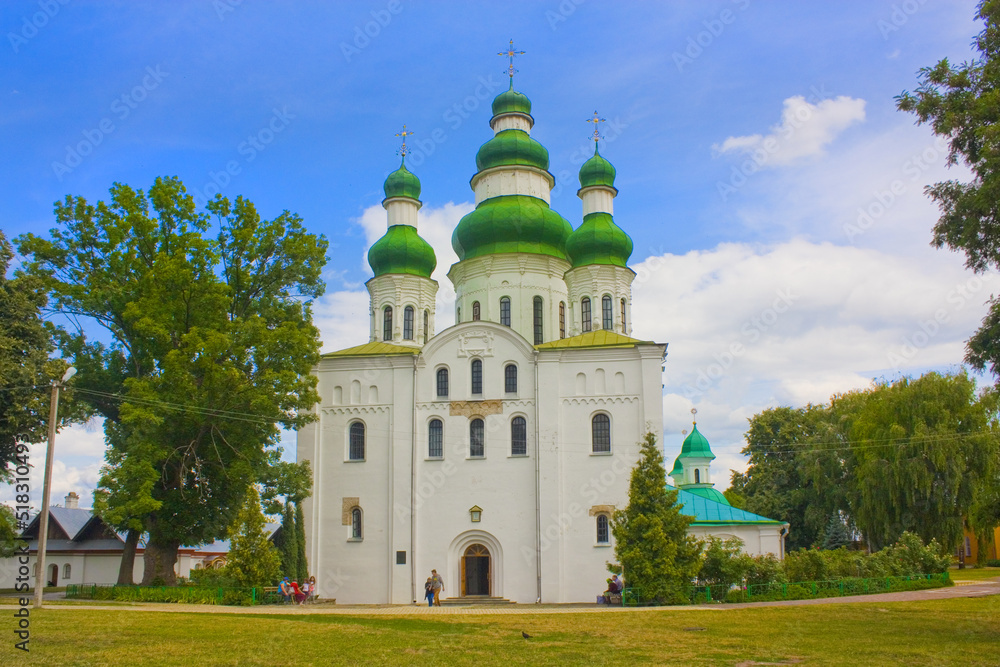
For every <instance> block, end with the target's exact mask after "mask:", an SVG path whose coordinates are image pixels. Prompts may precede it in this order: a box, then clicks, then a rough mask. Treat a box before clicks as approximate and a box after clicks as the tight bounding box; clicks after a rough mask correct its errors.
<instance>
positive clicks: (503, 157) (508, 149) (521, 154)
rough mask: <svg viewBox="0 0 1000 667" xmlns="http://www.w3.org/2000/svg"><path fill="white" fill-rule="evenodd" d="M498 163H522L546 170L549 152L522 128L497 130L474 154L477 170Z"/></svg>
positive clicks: (498, 164)
mask: <svg viewBox="0 0 1000 667" xmlns="http://www.w3.org/2000/svg"><path fill="white" fill-rule="evenodd" d="M500 165H523V166H528V167H537V168H538V169H544V170H546V171H547V170H548V168H549V152H548V151H547V150H545V146H542V145H541V144H540V143H538V142H537V141H535V140H534V139H532V138H531V137H530V136H529V135H528V133H527V132H525V131H524V130H504V131H503V132H497V134H496V136H494V137H493V138H492V139H490V140H489V141H487V142H486V143H485V144H483V145H482V146H481V147H480V149H479V152H478V153H477V154H476V167H477V168H478V169H479V171H483V170H484V169H489V168H490V167H499V166H500Z"/></svg>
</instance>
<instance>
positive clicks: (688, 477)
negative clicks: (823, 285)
mask: <svg viewBox="0 0 1000 667" xmlns="http://www.w3.org/2000/svg"><path fill="white" fill-rule="evenodd" d="M492 110H493V117H492V119H491V120H490V127H491V128H492V130H493V132H494V136H493V138H492V139H490V140H489V141H487V142H486V143H485V144H483V146H482V147H481V148H480V149H479V152H478V154H477V156H476V165H477V173H476V174H475V175H474V176H473V177H472V181H471V186H472V189H473V191H474V192H475V203H476V208H475V210H474V211H472V212H471V213H469V214H468V215H466V216H465V217H464V218H462V220H461V221H460V222H459V224H458V226H457V227H456V229H455V232H454V235H453V237H452V246H453V247H454V249H455V251H456V253H457V255H458V258H459V261H458V262H457V263H456V264H454V265H453V266H452V267H451V269H450V271H449V272H448V278H449V279H450V280H451V281H452V283H453V284H454V287H455V293H456V302H455V319H456V322H457V324H455V325H454V326H452V327H449V328H448V329H445V330H443V331H436V330H435V326H434V322H435V295H436V292H437V289H438V284H437V282H436V281H434V280H432V279H431V273H432V271H433V270H434V268H435V266H436V258H435V254H434V251H433V249H432V248H431V247H430V245H429V244H428V243H427V242H425V241H424V240H423V239H422V238H421V237H420V236H419V234H418V231H417V211H418V210H419V209H420V207H421V202H420V199H419V197H420V182H419V180H418V179H417V177H416V176H415V175H414V174H412V173H411V172H410V171H408V170H407V168H406V165H405V143H404V150H403V151H402V153H403V160H404V164H402V165H401V166H400V167H399V169H397V170H396V171H394V172H392V173H391V174H390V175H389V177H388V178H387V179H386V181H385V186H384V189H385V199H384V201H383V202H382V204H383V206H384V208H385V209H386V211H387V217H388V230H387V232H386V234H385V236H383V237H382V238H381V239H380V240H379V241H378V242H376V243H375V244H374V245H373V246H372V247H371V250H370V251H369V253H368V259H369V263H370V265H371V267H372V270H373V271H374V277H373V278H372V279H371V280H369V281H368V283H367V287H368V291H369V293H370V296H371V310H370V323H369V336H368V341H367V342H365V343H363V344H360V345H358V346H357V347H352V348H349V349H346V350H340V351H338V352H333V353H329V354H326V355H324V356H323V357H322V359H321V361H320V363H319V365H318V366H317V367H316V369H315V373H316V375H317V377H318V380H319V387H318V389H319V393H320V396H321V401H320V403H319V404H318V405H317V406H316V408H315V413H316V417H317V420H316V421H315V422H313V423H312V424H310V425H308V426H307V427H305V428H303V429H302V430H300V431H299V434H298V443H297V451H298V460H299V461H310V462H311V465H312V470H313V475H314V477H313V495H312V497H311V498H310V499H308V500H307V501H306V502H305V503H304V510H305V517H306V539H307V546H308V552H307V555H308V559H309V563H310V569H311V571H312V572H314V573H315V574H316V575H317V578H318V579H319V586H320V589H321V593H322V594H323V596H324V597H330V598H336V599H337V601H338V602H341V603H394V604H405V603H411V602H413V601H416V600H420V599H421V598H422V597H423V594H424V593H423V585H424V582H425V580H426V578H427V577H428V576H430V572H431V570H432V569H436V570H437V572H438V573H439V574H440V575H441V576H442V577H443V578H444V591H443V593H442V598H464V599H467V600H481V599H484V598H503V599H507V600H510V601H514V602H518V603H534V602H536V601H541V602H547V603H548V602H553V603H558V602H584V601H589V602H593V601H594V599H595V596H596V595H598V594H599V593H600V592H601V591H603V590H605V588H606V583H605V582H606V579H607V577H608V576H609V573H608V571H607V563H608V562H609V561H613V560H614V550H613V546H614V539H613V536H612V535H611V530H610V525H609V521H610V518H611V514H612V512H613V511H614V510H615V509H619V508H623V507H625V505H627V503H628V486H629V476H630V473H631V470H632V467H633V466H634V464H635V463H636V461H637V460H638V458H639V442H640V441H641V440H642V439H643V437H644V435H645V434H646V433H647V432H652V433H653V434H655V436H656V438H657V440H658V441H660V442H662V439H663V432H662V431H663V426H662V421H663V417H662V384H661V372H662V364H663V363H664V359H665V356H666V347H667V346H666V344H664V343H656V342H651V341H647V340H642V339H640V338H636V337H633V335H632V334H633V331H632V298H631V283H632V280H633V278H634V277H635V273H634V272H633V271H632V270H631V269H629V268H628V266H627V262H628V259H629V257H630V255H631V253H632V240H631V239H630V238H629V236H628V235H627V234H626V233H625V232H624V231H623V230H622V229H621V228H620V227H618V225H617V224H616V223H615V221H614V220H613V213H614V200H615V197H616V196H617V195H618V190H616V189H615V187H614V181H615V169H614V167H612V165H611V164H610V163H609V162H608V161H607V160H606V159H604V157H602V156H601V155H600V153H599V152H598V150H597V148H596V143H595V151H594V156H593V157H592V158H590V159H589V160H588V161H587V162H586V163H585V164H584V165H583V167H582V168H581V170H580V190H579V192H578V195H579V197H580V199H581V200H582V221H581V224H580V225H579V226H578V227H576V229H574V228H573V226H572V225H571V224H570V223H569V222H568V221H567V220H566V219H565V218H564V217H563V216H561V215H560V214H559V213H557V212H556V211H554V210H552V209H551V208H550V206H549V202H550V191H551V189H552V188H553V185H554V179H553V176H552V174H551V173H549V171H548V168H549V158H548V151H547V150H546V149H545V148H544V147H543V146H542V145H541V144H540V143H538V142H537V141H536V140H534V139H532V138H531V136H530V132H531V129H532V126H533V124H534V122H535V121H534V118H533V117H532V116H531V102H530V101H529V100H528V98H527V97H525V96H524V95H523V94H521V93H519V92H516V91H515V90H514V88H513V78H511V87H510V90H507V91H505V92H503V93H501V94H500V95H499V96H497V98H496V99H495V100H494V101H493V106H492ZM595 120H596V116H595ZM596 138H597V133H596V131H595V139H596ZM404 141H405V137H404ZM359 324H360V323H359ZM359 342H361V341H359ZM695 433H697V429H695V431H694V432H692V434H691V436H689V438H688V440H686V441H685V443H684V445H685V447H686V448H687V453H686V454H683V453H682V455H681V456H679V457H678V459H677V463H676V464H675V467H674V470H673V471H672V473H671V474H672V476H673V478H674V482H675V484H676V485H678V486H679V487H681V489H682V490H681V491H680V498H679V500H680V502H682V503H683V504H684V508H685V509H684V511H685V512H686V513H689V514H692V515H694V516H695V518H696V521H695V524H693V525H692V529H691V530H692V532H694V533H695V534H699V535H704V534H718V535H724V536H726V535H737V536H739V537H741V538H743V539H744V542H745V544H746V549H747V550H748V551H749V552H750V553H768V552H770V553H775V554H777V555H779V556H781V555H782V543H783V539H782V535H783V534H784V533H785V532H786V529H787V524H783V523H781V522H778V521H772V520H769V519H766V518H764V517H759V516H756V515H753V514H750V513H747V512H742V511H740V510H737V509H735V508H732V507H730V506H729V504H728V502H726V500H725V498H724V497H723V496H722V494H720V493H718V491H715V489H714V488H712V484H711V481H710V476H709V463H710V461H711V459H712V458H714V456H712V455H711V450H710V449H709V447H708V441H707V440H705V439H704V437H703V436H701V434H700V433H698V436H699V437H700V438H701V440H704V443H702V442H701V440H697V438H694V435H695ZM689 441H690V442H689ZM689 444H690V445H691V446H688V445H689Z"/></svg>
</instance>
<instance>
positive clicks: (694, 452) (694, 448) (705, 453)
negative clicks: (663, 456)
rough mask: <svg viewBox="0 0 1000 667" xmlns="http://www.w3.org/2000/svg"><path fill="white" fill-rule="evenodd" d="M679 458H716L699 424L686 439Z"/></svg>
mask: <svg viewBox="0 0 1000 667" xmlns="http://www.w3.org/2000/svg"><path fill="white" fill-rule="evenodd" d="M677 458H678V459H686V458H706V459H714V458H715V454H713V453H712V448H711V447H709V446H708V439H707V438H706V437H705V436H703V435H702V434H701V432H700V431H699V430H698V425H697V424H695V426H694V428H692V429H691V433H689V434H688V437H686V438H684V444H683V445H681V455H680V456H678V457H677Z"/></svg>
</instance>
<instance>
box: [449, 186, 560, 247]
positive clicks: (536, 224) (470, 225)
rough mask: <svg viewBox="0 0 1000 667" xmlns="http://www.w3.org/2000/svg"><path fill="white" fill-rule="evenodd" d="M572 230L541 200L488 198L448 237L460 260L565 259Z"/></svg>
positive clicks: (464, 218)
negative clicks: (513, 255) (511, 255)
mask: <svg viewBox="0 0 1000 667" xmlns="http://www.w3.org/2000/svg"><path fill="white" fill-rule="evenodd" d="M572 231H573V228H572V227H571V226H570V224H569V222H567V221H566V219H565V218H563V217H562V216H561V215H559V214H558V213H556V212H555V211H553V210H552V209H551V208H549V205H548V204H546V203H545V201H544V200H541V199H538V198H537V197H528V196H526V195H503V196H500V197H491V198H490V199H486V200H484V201H482V202H480V203H479V206H477V207H476V210H475V211H473V212H472V213H469V214H468V215H466V216H465V217H463V218H462V219H461V220H460V221H459V223H458V226H457V227H456V228H455V233H454V234H452V237H451V246H452V248H454V249H455V253H456V254H457V255H458V258H459V259H460V260H464V259H472V258H473V257H481V256H483V255H490V254H496V253H505V252H523V253H531V254H535V255H550V256H552V257H558V258H560V259H566V240H567V239H568V238H569V235H570V234H571V233H572Z"/></svg>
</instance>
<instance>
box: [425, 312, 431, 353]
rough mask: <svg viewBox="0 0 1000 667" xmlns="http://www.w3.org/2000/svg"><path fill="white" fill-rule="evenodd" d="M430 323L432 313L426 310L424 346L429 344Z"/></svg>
mask: <svg viewBox="0 0 1000 667" xmlns="http://www.w3.org/2000/svg"><path fill="white" fill-rule="evenodd" d="M429 321H430V313H429V312H428V311H426V310H425V311H424V344H425V345H426V344H427V336H428V334H427V329H429V328H430V327H429V325H428V322H429Z"/></svg>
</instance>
